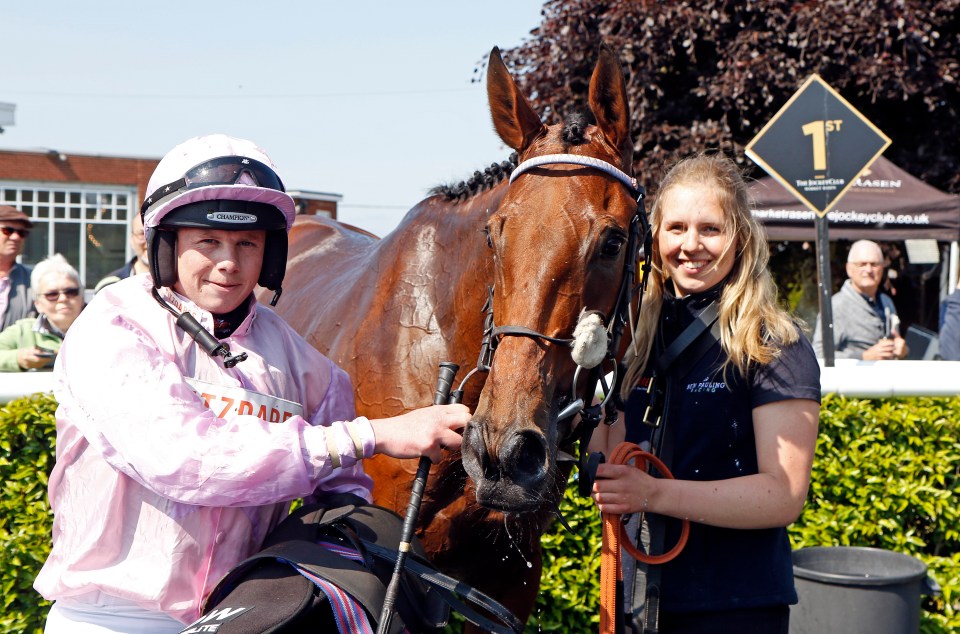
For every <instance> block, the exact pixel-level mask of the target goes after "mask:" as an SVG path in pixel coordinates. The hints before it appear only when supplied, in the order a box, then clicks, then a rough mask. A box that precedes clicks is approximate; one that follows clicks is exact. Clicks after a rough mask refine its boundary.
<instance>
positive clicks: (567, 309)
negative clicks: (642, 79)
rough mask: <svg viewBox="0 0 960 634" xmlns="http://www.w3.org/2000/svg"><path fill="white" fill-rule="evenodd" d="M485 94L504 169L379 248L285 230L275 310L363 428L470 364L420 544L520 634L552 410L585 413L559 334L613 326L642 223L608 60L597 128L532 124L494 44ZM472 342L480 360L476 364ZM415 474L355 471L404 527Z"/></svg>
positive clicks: (593, 89)
mask: <svg viewBox="0 0 960 634" xmlns="http://www.w3.org/2000/svg"><path fill="white" fill-rule="evenodd" d="M487 93H488V98H489V102H490V110H491V115H492V118H493V124H494V127H495V129H496V131H497V134H498V135H499V136H500V138H501V139H502V140H503V142H504V143H505V144H506V145H508V146H509V147H511V148H513V149H514V150H515V151H516V155H517V159H518V163H519V166H518V167H516V168H515V169H514V166H513V165H512V164H509V165H504V166H499V165H494V166H493V167H492V168H490V169H488V171H487V175H486V177H480V178H476V177H475V178H474V179H473V180H472V181H471V184H470V186H464V185H463V184H462V183H461V186H460V187H459V188H452V187H441V188H438V189H436V190H434V191H433V192H432V195H431V196H429V197H428V198H426V199H425V200H423V201H422V202H420V203H419V204H417V205H416V206H415V207H414V208H413V209H411V210H410V211H409V212H408V213H407V215H406V216H405V218H404V219H403V221H402V222H401V223H400V225H399V226H398V227H397V228H396V229H395V230H394V231H393V232H392V233H390V234H389V235H387V236H386V237H384V238H383V239H382V240H379V239H377V238H376V237H375V236H373V235H372V234H369V233H366V232H364V231H362V230H358V229H356V228H352V227H349V226H346V225H342V224H339V223H336V222H333V221H329V220H326V219H320V218H315V217H299V218H298V219H297V222H296V223H295V225H294V227H293V230H292V231H291V234H290V247H289V254H288V266H287V274H286V280H285V282H286V284H285V286H287V289H288V290H287V291H286V293H285V294H284V296H283V298H282V301H280V303H279V305H278V307H277V311H278V312H279V313H280V314H281V315H282V316H283V317H284V318H285V319H286V320H287V321H288V322H289V323H290V324H291V325H292V326H293V327H294V329H296V330H297V331H298V332H300V333H301V334H302V335H303V336H304V337H305V338H306V339H307V341H308V342H309V343H310V344H311V345H313V346H314V347H316V348H317V349H318V350H320V351H321V352H323V353H324V354H326V355H327V356H328V357H330V358H331V359H332V360H333V361H335V362H336V363H338V364H339V365H340V366H341V367H342V368H343V369H344V370H346V371H347V373H348V374H349V375H350V377H351V378H352V379H353V384H354V390H355V399H356V407H357V412H358V414H359V415H363V416H367V417H369V418H380V417H388V416H394V415H397V414H400V413H403V412H405V411H409V410H411V409H414V408H416V407H422V406H424V405H428V404H429V403H431V402H433V401H432V396H433V391H434V387H435V385H436V377H437V368H438V364H439V362H441V361H452V362H454V363H457V364H459V365H460V367H461V368H463V370H461V374H459V375H458V377H457V382H458V383H459V382H460V381H461V379H462V378H463V376H464V373H465V371H466V370H469V369H470V368H471V367H473V366H476V365H480V366H484V369H485V370H487V371H484V372H478V373H476V374H475V375H474V376H472V377H471V379H470V380H469V381H467V382H466V384H465V385H464V390H465V394H464V398H463V402H464V403H466V404H467V405H468V406H469V407H470V408H471V411H472V412H473V418H472V420H471V421H470V423H469V425H468V426H467V428H466V429H465V431H464V437H463V445H462V447H461V451H460V452H457V453H455V454H452V455H448V456H447V457H445V459H444V460H443V461H442V462H441V463H439V464H436V465H434V466H433V467H432V470H431V475H430V479H429V481H428V485H427V490H426V492H425V495H424V498H423V504H422V507H421V512H420V523H419V527H418V535H419V537H420V538H421V540H422V542H423V544H424V547H425V548H426V550H427V552H428V554H429V555H430V557H431V559H432V561H433V562H434V564H435V565H437V566H438V567H439V568H440V569H441V570H443V571H444V572H446V573H447V574H449V575H452V576H454V577H456V578H458V579H460V580H461V581H463V582H465V583H467V584H469V585H471V586H474V587H476V588H478V589H480V590H482V591H484V592H486V593H488V594H489V595H491V596H492V597H493V598H495V599H497V600H498V601H500V602H501V603H502V604H503V605H504V606H505V607H507V608H508V609H510V610H511V611H512V612H513V613H514V614H515V615H516V616H517V617H518V618H520V619H521V620H526V619H527V618H528V617H529V615H530V613H531V611H532V609H533V606H534V603H535V600H536V596H537V592H538V589H539V579H540V572H541V553H540V537H541V535H542V534H543V532H544V531H545V530H546V528H547V527H548V525H549V523H550V521H551V519H552V516H553V515H555V514H556V513H557V508H558V505H559V502H560V500H561V499H562V496H563V492H564V489H565V483H566V479H567V476H568V475H569V472H570V468H571V463H570V462H564V457H566V456H567V455H566V453H565V452H564V451H563V447H562V445H564V443H565V442H566V440H565V439H569V438H570V435H571V428H572V427H573V423H572V420H573V418H574V417H565V418H563V419H562V420H558V419H559V418H560V412H561V411H562V410H564V409H565V408H566V409H567V410H570V407H568V406H570V404H571V402H575V400H576V398H582V399H583V400H584V401H586V402H587V403H589V402H590V400H591V396H590V395H586V394H585V390H584V388H582V387H580V388H578V386H577V385H575V383H577V381H576V380H575V374H577V364H576V363H575V362H574V361H573V360H572V358H571V349H570V344H569V338H570V337H571V333H572V331H573V330H574V326H576V324H577V323H578V317H579V315H580V313H581V311H583V310H584V309H587V310H593V311H599V312H600V313H602V315H603V316H604V317H605V318H606V320H607V323H610V321H611V320H614V319H617V316H616V315H615V314H614V313H615V306H616V305H617V304H618V296H619V295H622V291H623V288H625V287H626V288H629V287H630V286H631V284H632V283H633V278H634V276H633V265H634V264H635V262H636V253H635V251H636V248H635V247H634V246H633V245H635V241H633V240H630V235H631V230H632V229H633V228H634V227H635V226H636V223H637V216H638V215H639V214H640V212H639V211H638V200H637V198H636V196H637V195H638V192H637V190H636V181H635V180H633V179H632V177H630V176H629V173H630V172H631V171H632V167H631V159H632V156H633V141H632V139H631V137H630V116H629V112H628V106H627V95H626V86H625V83H624V79H623V76H622V74H621V71H620V66H619V64H618V62H617V60H616V58H615V56H614V55H613V54H612V53H611V52H610V51H609V50H607V49H606V48H604V49H602V50H601V51H600V55H599V59H598V62H597V64H596V67H595V69H594V71H593V74H592V77H591V80H590V88H589V108H590V111H591V113H592V115H593V119H594V121H595V123H591V122H589V120H588V119H587V118H586V116H585V115H579V116H573V117H570V118H568V120H567V122H566V123H563V124H555V125H550V126H547V125H544V124H543V123H542V122H541V121H540V118H539V117H538V116H537V115H536V113H535V112H534V111H533V109H532V108H531V106H530V105H529V103H528V101H527V100H526V98H525V97H524V96H523V95H521V94H520V92H519V91H518V88H517V86H516V84H515V82H514V80H513V78H512V77H511V76H510V73H509V72H508V70H507V68H506V66H505V65H504V63H503V61H502V59H501V56H500V52H499V50H498V49H496V48H494V49H493V51H492V52H491V54H490V60H489V66H488V70H487ZM541 163H542V164H541ZM508 176H509V181H508ZM628 243H629V246H628ZM630 250H633V251H634V252H633V253H630V252H629V251H630ZM488 300H492V304H487V302H488ZM627 301H629V299H628V300H627ZM485 322H486V324H485ZM492 325H495V326H496V327H495V328H492V327H491V326H492ZM485 326H486V327H485ZM485 335H486V338H485ZM482 343H486V344H487V345H486V347H485V349H484V351H485V353H486V355H485V356H486V358H487V362H488V364H487V363H484V362H482V361H481V362H478V359H479V358H480V355H481V347H482V345H481V344H482ZM494 350H495V352H494ZM456 384H457V383H455V386H456ZM578 389H579V392H580V393H579V394H578V393H577V390H578ZM567 448H569V447H567ZM416 467H417V460H394V459H391V458H387V457H384V456H377V457H375V458H373V459H371V460H368V461H366V468H367V472H368V473H369V474H370V475H371V476H372V477H373V479H374V482H375V487H374V498H375V502H376V503H378V504H381V505H383V506H387V507H389V508H393V509H396V510H397V511H398V512H399V513H400V514H401V515H403V513H404V510H405V508H406V505H407V502H408V498H409V494H410V487H411V484H412V481H413V474H414V473H415V471H416ZM471 629H472V626H470V625H468V631H470V630H471Z"/></svg>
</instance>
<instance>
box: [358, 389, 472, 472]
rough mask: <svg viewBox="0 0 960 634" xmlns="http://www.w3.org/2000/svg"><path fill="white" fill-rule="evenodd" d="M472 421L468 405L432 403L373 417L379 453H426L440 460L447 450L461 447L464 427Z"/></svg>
mask: <svg viewBox="0 0 960 634" xmlns="http://www.w3.org/2000/svg"><path fill="white" fill-rule="evenodd" d="M469 421H470V410H469V409H467V406H466V405H461V404H459V403H458V404H455V405H431V406H430V407H424V408H421V409H415V410H413V411H412V412H407V413H406V414H401V415H400V416H394V417H393V418H381V419H379V420H371V421H370V425H371V426H372V427H373V433H374V435H375V436H376V446H375V449H374V451H375V452H376V453H383V454H386V455H388V456H391V457H393V458H419V457H420V456H426V457H427V458H430V460H431V461H432V462H440V460H441V459H442V458H443V451H444V450H446V451H454V450H456V449H459V448H460V442H461V441H462V440H463V438H462V436H461V434H462V431H461V430H462V429H463V428H464V427H465V426H466V425H467V423H468V422H469Z"/></svg>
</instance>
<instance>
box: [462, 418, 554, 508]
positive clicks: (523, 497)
mask: <svg viewBox="0 0 960 634" xmlns="http://www.w3.org/2000/svg"><path fill="white" fill-rule="evenodd" d="M556 425H557V422H556V421H551V426H552V427H553V428H555V427H556ZM483 428H484V421H482V420H477V419H475V420H474V421H471V422H470V425H468V427H467V429H466V431H465V432H464V440H463V446H462V447H461V449H462V458H463V467H464V469H465V470H466V472H467V475H468V476H469V477H470V479H471V480H473V483H474V486H475V490H476V499H477V503H478V504H480V505H481V506H483V507H485V508H488V509H491V510H495V511H502V512H504V513H526V512H530V511H535V510H538V509H540V508H542V507H543V506H544V504H556V503H557V502H558V500H552V499H551V498H552V496H551V495H549V493H550V492H552V491H553V489H555V488H556V486H557V485H556V482H555V480H556V478H555V477H554V476H555V474H556V472H557V464H558V463H559V462H564V461H569V460H572V457H571V456H569V454H566V453H565V452H563V451H560V449H559V448H557V447H556V446H552V445H553V442H555V440H554V439H551V440H548V438H547V436H545V435H544V433H543V432H542V431H541V430H539V429H535V428H527V429H524V430H521V431H517V432H512V433H509V434H507V438H506V440H504V441H502V442H501V443H500V444H499V451H498V453H497V455H496V456H491V455H490V454H489V453H488V445H487V443H486V442H485V441H484V438H483V436H484V434H483V431H482V430H483ZM554 433H555V432H554ZM561 489H562V485H561ZM561 495H562V493H561Z"/></svg>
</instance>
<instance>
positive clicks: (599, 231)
mask: <svg viewBox="0 0 960 634" xmlns="http://www.w3.org/2000/svg"><path fill="white" fill-rule="evenodd" d="M487 92H488V96H489V100H490V110H491V114H492V116H493V122H494V126H495V127H496V130H497V133H498V134H499V136H500V138H501V139H503V141H504V142H505V143H506V144H507V145H509V146H510V147H512V148H514V149H515V150H516V151H517V153H518V155H519V159H520V164H519V166H518V168H517V170H515V172H514V174H513V175H512V177H511V184H510V186H509V188H508V189H507V191H506V193H505V194H504V197H503V201H502V203H501V204H500V205H499V207H498V209H497V210H496V211H495V212H493V213H492V214H491V215H490V217H489V221H488V224H487V226H486V233H487V240H488V244H489V247H490V250H491V257H492V258H493V261H494V279H493V313H492V314H493V322H494V325H495V326H497V329H496V330H495V331H494V337H493V339H494V343H495V344H496V348H495V353H494V354H493V358H492V362H491V364H490V373H489V375H488V377H487V380H486V384H485V386H484V388H483V392H482V393H481V395H480V400H479V402H478V405H477V408H476V411H475V413H474V417H473V420H471V422H470V424H469V425H468V427H467V429H466V430H465V432H464V442H463V464H464V467H465V469H466V471H467V473H468V474H469V475H470V477H471V479H472V480H473V481H474V483H475V485H476V491H477V501H478V502H480V503H481V504H483V505H484V506H487V507H490V508H494V509H500V510H503V511H508V512H524V511H531V510H534V509H536V508H539V507H541V506H542V505H543V504H544V503H545V502H549V503H556V502H557V501H558V497H559V496H560V495H562V491H560V490H557V487H556V486H555V482H556V478H554V477H553V476H554V475H556V471H555V470H556V468H557V457H558V453H559V449H560V444H561V443H562V442H563V440H564V438H565V437H566V435H567V434H568V432H569V431H570V426H571V421H572V420H574V418H575V417H572V416H571V417H568V418H564V419H562V420H558V414H559V413H560V412H561V410H562V409H563V408H564V407H565V406H566V405H568V404H569V403H570V402H571V401H573V400H574V399H576V398H577V397H580V398H583V399H584V400H585V401H587V403H588V404H589V402H590V400H591V397H592V395H590V394H585V393H584V388H583V383H584V382H585V381H582V380H581V381H579V385H578V386H574V375H575V373H576V369H577V364H576V363H575V362H574V361H573V359H572V358H571V348H570V346H569V345H566V344H564V343H562V342H559V343H558V342H556V341H551V340H550V338H551V337H552V338H557V339H570V338H572V337H573V331H574V328H575V326H576V325H577V321H578V317H579V315H580V314H581V311H582V310H584V309H586V310H589V311H599V312H600V313H602V314H603V316H604V319H605V320H607V323H609V320H610V319H614V318H615V316H614V315H613V312H614V310H615V308H614V307H615V304H616V303H617V296H618V293H619V291H620V288H621V282H622V280H623V279H624V276H625V275H628V272H627V271H628V266H627V265H628V263H629V264H632V262H633V261H634V257H635V253H628V252H627V251H628V247H627V245H628V238H629V232H630V229H631V221H632V220H633V219H634V217H635V215H636V213H637V201H636V200H635V198H634V195H635V192H634V191H632V188H631V187H630V180H631V179H630V178H629V176H627V174H628V173H630V172H631V171H632V169H631V159H632V155H633V142H632V140H631V138H630V116H629V112H628V106H627V95H626V86H625V83H624V80H623V76H622V74H621V72H620V67H619V65H618V63H617V61H616V59H615V57H614V55H613V54H612V53H611V52H610V51H608V50H606V49H603V50H601V52H600V58H599V61H598V62H597V66H596V68H595V70H594V72H593V76H592V78H591V80H590V91H589V105H590V110H591V112H592V114H593V118H594V120H595V121H596V123H590V122H589V119H588V118H587V117H586V116H582V115H581V116H573V117H570V118H568V120H567V122H566V123H564V124H557V125H551V126H546V125H544V124H543V123H542V122H541V121H540V118H539V117H538V116H537V115H536V113H535V112H534V111H533V109H532V108H531V107H530V105H529V103H528V102H527V100H526V99H525V98H524V97H523V95H521V94H520V93H519V92H518V90H517V86H516V84H515V83H514V81H513V78H512V77H511V76H510V74H509V72H508V71H507V69H506V66H505V65H504V63H503V61H502V59H501V57H500V53H499V51H498V50H497V49H494V50H493V52H492V53H491V54H490V63H489V66H488V69H487ZM558 155H564V156H563V157H560V156H558ZM571 155H572V156H571ZM564 157H565V159H566V160H564ZM531 159H534V160H532V161H531ZM540 161H544V164H540V163H539V162H540ZM607 168H610V169H607ZM629 282H630V280H628V283H629ZM527 330H529V331H533V333H534V334H533V336H531V333H530V332H527ZM543 335H545V336H546V337H544V336H543ZM609 369H610V368H609V367H607V371H609ZM581 374H583V375H585V374H586V372H581Z"/></svg>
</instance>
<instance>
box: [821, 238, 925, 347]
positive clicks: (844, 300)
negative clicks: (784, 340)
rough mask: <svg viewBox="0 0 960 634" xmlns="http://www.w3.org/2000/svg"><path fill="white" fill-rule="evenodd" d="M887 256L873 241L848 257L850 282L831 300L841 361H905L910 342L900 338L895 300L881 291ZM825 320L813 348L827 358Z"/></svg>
mask: <svg viewBox="0 0 960 634" xmlns="http://www.w3.org/2000/svg"><path fill="white" fill-rule="evenodd" d="M883 269H884V263H883V252H882V251H881V250H880V245H878V244H877V243H876V242H871V241H870V240H858V241H856V242H854V243H853V245H852V246H851V247H850V252H849V253H848V254H847V278H848V279H847V280H846V281H845V282H844V283H843V287H842V288H841V289H840V291H839V292H837V293H835V294H834V296H833V299H832V300H831V305H832V306H833V342H834V354H835V356H836V358H838V359H865V360H870V361H876V360H882V359H902V358H904V357H905V356H907V352H909V350H908V349H907V342H906V341H904V340H903V337H902V336H900V317H898V316H897V309H896V307H895V306H894V305H893V299H892V298H891V297H890V296H889V295H887V294H886V293H884V292H882V291H880V285H881V283H882V282H883ZM820 321H821V316H820V315H818V316H817V324H816V328H815V330H814V333H813V348H814V350H815V351H816V353H817V357H818V358H821V359H822V358H823V333H822V332H821V324H820Z"/></svg>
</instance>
